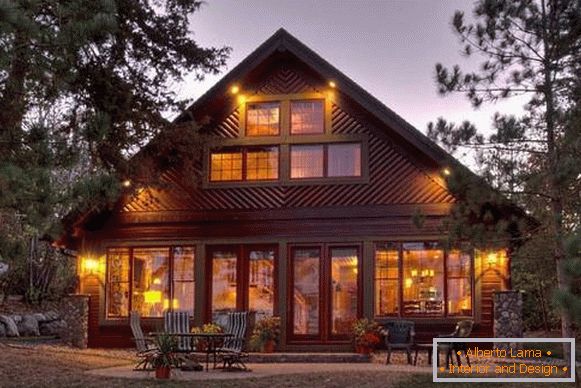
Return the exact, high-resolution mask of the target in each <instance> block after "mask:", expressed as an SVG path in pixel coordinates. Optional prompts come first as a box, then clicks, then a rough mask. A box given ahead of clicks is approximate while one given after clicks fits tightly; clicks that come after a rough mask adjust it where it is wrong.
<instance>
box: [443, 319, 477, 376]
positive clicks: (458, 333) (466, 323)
mask: <svg viewBox="0 0 581 388" xmlns="http://www.w3.org/2000/svg"><path fill="white" fill-rule="evenodd" d="M473 327H474V321H473V320H471V319H465V320H462V321H459V322H458V323H457V324H456V328H455V329H454V331H453V332H452V333H450V334H442V335H439V336H438V338H468V337H470V334H472V328H473ZM440 345H442V346H444V347H445V348H446V363H447V364H452V363H453V358H452V353H453V354H455V355H456V362H457V363H458V365H462V361H461V358H460V355H459V354H458V352H462V353H464V357H466V362H467V363H468V366H470V357H468V353H467V347H468V346H467V344H466V342H450V343H441V342H440ZM439 359H440V357H438V360H439Z"/></svg>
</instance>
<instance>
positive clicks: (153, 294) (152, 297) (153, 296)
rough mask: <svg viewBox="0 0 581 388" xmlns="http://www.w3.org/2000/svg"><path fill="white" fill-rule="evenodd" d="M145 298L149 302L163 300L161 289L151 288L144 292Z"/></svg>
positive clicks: (154, 302)
mask: <svg viewBox="0 0 581 388" xmlns="http://www.w3.org/2000/svg"><path fill="white" fill-rule="evenodd" d="M143 300H144V302H145V303H147V304H156V303H160V302H161V291H155V290H149V291H145V292H144V293H143Z"/></svg>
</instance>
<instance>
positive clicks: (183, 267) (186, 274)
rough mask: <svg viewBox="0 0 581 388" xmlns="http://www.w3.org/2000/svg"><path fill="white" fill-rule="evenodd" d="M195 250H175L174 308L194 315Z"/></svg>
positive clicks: (180, 248) (178, 248)
mask: <svg viewBox="0 0 581 388" xmlns="http://www.w3.org/2000/svg"><path fill="white" fill-rule="evenodd" d="M194 256H195V254H194V248H191V247H188V248H183V247H176V248H174V249H173V298H172V301H171V303H172V307H173V308H174V309H179V310H182V311H188V312H189V313H190V315H192V316H193V315H194V295H195V283H194Z"/></svg>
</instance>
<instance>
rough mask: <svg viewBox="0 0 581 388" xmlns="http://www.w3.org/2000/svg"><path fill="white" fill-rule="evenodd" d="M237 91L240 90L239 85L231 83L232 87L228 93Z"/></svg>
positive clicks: (236, 92)
mask: <svg viewBox="0 0 581 388" xmlns="http://www.w3.org/2000/svg"><path fill="white" fill-rule="evenodd" d="M239 91H240V86H238V85H232V87H231V88H230V93H232V94H238V92H239Z"/></svg>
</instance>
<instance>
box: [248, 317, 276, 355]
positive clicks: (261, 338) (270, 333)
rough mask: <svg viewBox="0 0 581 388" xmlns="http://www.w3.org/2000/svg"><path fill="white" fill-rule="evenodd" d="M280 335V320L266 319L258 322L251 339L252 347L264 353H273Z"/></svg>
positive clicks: (274, 318)
mask: <svg viewBox="0 0 581 388" xmlns="http://www.w3.org/2000/svg"><path fill="white" fill-rule="evenodd" d="M279 335H280V318H279V317H264V318H262V319H261V320H260V321H258V322H256V325H255V326H254V330H252V336H251V337H250V346H251V347H252V348H253V349H254V350H257V351H261V352H263V353H272V352H274V348H275V346H276V342H277V340H278V337H279Z"/></svg>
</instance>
